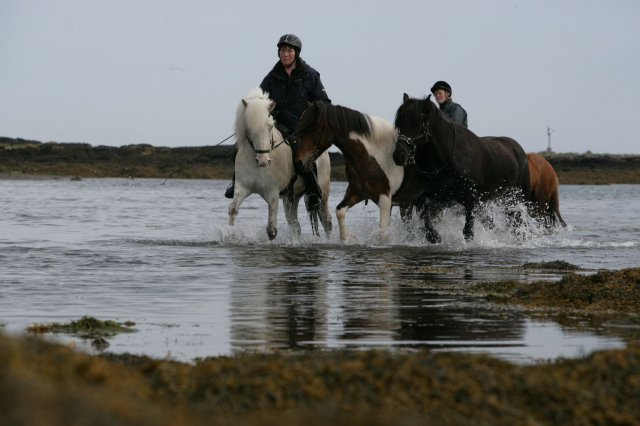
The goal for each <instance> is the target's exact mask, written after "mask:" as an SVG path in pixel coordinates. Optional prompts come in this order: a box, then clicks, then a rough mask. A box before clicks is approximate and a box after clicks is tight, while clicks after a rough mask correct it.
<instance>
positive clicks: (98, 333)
mask: <svg viewBox="0 0 640 426" xmlns="http://www.w3.org/2000/svg"><path fill="white" fill-rule="evenodd" d="M134 325H135V324H134V323H133V322H130V321H127V322H125V323H118V322H116V321H112V320H105V321H102V320H99V319H96V318H94V317H90V316H86V315H85V316H83V317H82V318H80V319H79V320H77V321H70V322H68V323H66V324H60V323H51V324H32V325H30V326H29V327H27V329H26V331H27V333H31V334H45V333H63V334H70V335H72V336H77V337H80V338H82V339H87V340H91V345H92V346H93V347H94V348H96V349H99V350H104V349H106V348H107V347H109V342H108V341H107V339H108V338H110V337H113V336H115V335H117V334H119V333H131V332H133V331H135V329H133V328H132V326H134Z"/></svg>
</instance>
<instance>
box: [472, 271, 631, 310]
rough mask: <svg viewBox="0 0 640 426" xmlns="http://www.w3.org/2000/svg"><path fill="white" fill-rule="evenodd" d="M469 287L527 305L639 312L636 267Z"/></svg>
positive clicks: (498, 300)
mask: <svg viewBox="0 0 640 426" xmlns="http://www.w3.org/2000/svg"><path fill="white" fill-rule="evenodd" d="M473 291H474V292H476V293H484V294H485V295H486V297H487V299H489V300H490V301H492V302H496V303H503V304H517V305H522V306H525V307H530V308H559V309H568V310H584V311H588V312H607V311H616V312H618V313H623V314H627V315H631V316H637V315H639V314H640V268H630V269H622V270H620V271H600V272H597V273H595V274H592V275H581V274H577V273H570V274H568V275H566V276H565V277H564V278H562V279H561V280H560V281H557V282H548V281H536V282H532V283H520V282H516V281H504V282H497V283H481V284H477V285H475V286H474V287H473Z"/></svg>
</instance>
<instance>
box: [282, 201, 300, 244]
mask: <svg viewBox="0 0 640 426" xmlns="http://www.w3.org/2000/svg"><path fill="white" fill-rule="evenodd" d="M299 201H300V197H298V196H296V197H294V200H293V202H291V201H289V195H286V194H285V195H284V196H283V197H282V205H283V206H284V214H285V218H286V219H287V223H288V224H289V227H290V228H291V231H292V232H293V237H294V238H296V239H297V238H300V222H299V221H298V202H299Z"/></svg>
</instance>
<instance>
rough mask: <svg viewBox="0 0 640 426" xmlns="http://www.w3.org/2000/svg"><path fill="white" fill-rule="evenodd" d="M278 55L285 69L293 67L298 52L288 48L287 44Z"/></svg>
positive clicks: (281, 47)
mask: <svg viewBox="0 0 640 426" xmlns="http://www.w3.org/2000/svg"><path fill="white" fill-rule="evenodd" d="M278 55H279V56H280V62H282V65H284V66H285V67H288V66H291V65H292V64H293V63H294V62H295V60H296V51H295V50H294V49H293V47H291V46H287V45H286V44H283V45H282V46H280V50H279V51H278Z"/></svg>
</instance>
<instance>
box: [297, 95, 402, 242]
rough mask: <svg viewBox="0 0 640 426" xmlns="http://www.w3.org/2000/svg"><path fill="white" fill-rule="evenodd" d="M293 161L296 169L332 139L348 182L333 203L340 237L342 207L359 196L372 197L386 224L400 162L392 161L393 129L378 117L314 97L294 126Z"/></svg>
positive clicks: (399, 175)
mask: <svg viewBox="0 0 640 426" xmlns="http://www.w3.org/2000/svg"><path fill="white" fill-rule="evenodd" d="M296 134H297V135H298V138H299V140H298V142H297V144H298V145H297V147H296V149H295V154H294V165H295V167H296V170H298V172H300V171H301V169H305V168H308V167H309V165H310V164H311V162H313V161H315V159H316V158H318V156H319V155H321V154H322V153H324V152H326V150H327V149H328V148H329V147H330V146H331V145H332V144H333V145H335V146H336V147H337V148H338V149H339V150H340V151H342V154H343V155H344V158H345V171H346V175H347V180H348V182H349V185H348V186H347V191H346V193H345V195H344V198H343V199H342V201H341V202H340V203H339V204H338V206H337V207H336V216H337V218H338V224H339V226H340V239H341V240H346V239H347V237H348V232H347V228H346V223H345V217H346V214H347V210H348V209H349V208H351V207H352V206H354V205H355V204H358V203H359V202H360V201H363V200H364V201H366V200H373V202H375V203H376V204H377V205H378V208H379V209H380V228H381V229H385V228H387V227H388V226H389V223H390V219H391V197H392V196H393V194H394V193H395V192H396V191H397V190H398V188H399V187H400V184H401V183H402V177H403V168H402V167H400V166H397V165H396V164H395V163H394V161H393V151H394V149H395V145H396V138H397V132H396V129H395V128H394V127H393V124H391V123H390V122H388V121H386V120H384V119H383V118H380V117H374V116H368V115H365V114H362V113H361V112H358V111H355V110H352V109H349V108H346V107H343V106H340V105H331V104H326V103H323V102H314V103H312V104H310V105H309V107H308V108H307V109H306V110H305V111H304V113H303V114H302V116H301V117H300V121H299V122H298V128H297V130H296Z"/></svg>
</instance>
